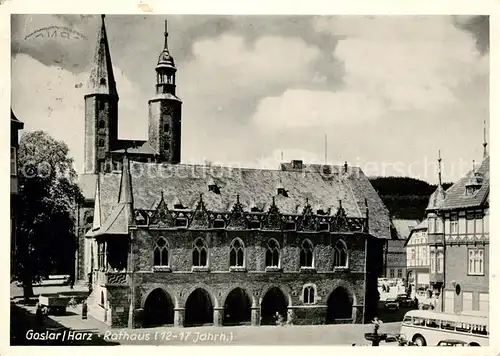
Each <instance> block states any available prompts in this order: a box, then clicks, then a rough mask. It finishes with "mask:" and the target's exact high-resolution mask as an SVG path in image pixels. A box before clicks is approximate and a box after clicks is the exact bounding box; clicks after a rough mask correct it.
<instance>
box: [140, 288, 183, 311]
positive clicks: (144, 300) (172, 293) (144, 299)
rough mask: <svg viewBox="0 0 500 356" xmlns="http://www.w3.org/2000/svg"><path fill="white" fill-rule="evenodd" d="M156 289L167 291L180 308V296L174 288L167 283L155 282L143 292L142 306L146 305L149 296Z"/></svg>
mask: <svg viewBox="0 0 500 356" xmlns="http://www.w3.org/2000/svg"><path fill="white" fill-rule="evenodd" d="M155 289H163V290H164V291H165V293H167V294H168V295H169V296H170V298H172V302H173V303H174V307H175V308H178V307H179V298H178V297H177V294H176V293H175V292H174V290H173V289H172V288H170V287H169V286H167V285H165V284H161V283H153V284H151V285H150V286H149V288H148V289H147V290H146V291H145V292H143V293H141V308H142V309H144V305H145V304H146V299H147V298H148V296H149V295H150V294H151V292H153V291H154V290H155Z"/></svg>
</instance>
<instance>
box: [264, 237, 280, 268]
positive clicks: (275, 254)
mask: <svg viewBox="0 0 500 356" xmlns="http://www.w3.org/2000/svg"><path fill="white" fill-rule="evenodd" d="M279 263H280V245H279V244H278V241H276V240H275V239H270V240H269V242H268V243H267V251H266V267H279Z"/></svg>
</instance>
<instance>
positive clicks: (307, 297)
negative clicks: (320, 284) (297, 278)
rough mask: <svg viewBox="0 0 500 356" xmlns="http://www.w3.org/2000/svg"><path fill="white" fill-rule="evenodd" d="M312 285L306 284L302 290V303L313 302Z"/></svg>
mask: <svg viewBox="0 0 500 356" xmlns="http://www.w3.org/2000/svg"><path fill="white" fill-rule="evenodd" d="M314 298H315V293H314V286H312V285H306V286H304V290H303V292H302V300H303V302H304V304H314V302H315V299H314Z"/></svg>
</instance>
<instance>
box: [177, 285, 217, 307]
mask: <svg viewBox="0 0 500 356" xmlns="http://www.w3.org/2000/svg"><path fill="white" fill-rule="evenodd" d="M196 289H204V290H205V291H206V292H207V293H208V296H209V297H210V301H211V302H212V305H213V307H214V308H219V306H220V305H221V303H219V299H218V298H217V296H216V294H215V291H214V290H213V288H211V287H210V286H209V285H208V284H205V283H197V284H195V285H193V286H191V287H189V288H188V289H185V290H183V291H182V295H181V298H179V305H180V306H182V307H185V306H186V301H187V299H188V298H189V296H190V295H191V293H193V292H194V291H195V290H196Z"/></svg>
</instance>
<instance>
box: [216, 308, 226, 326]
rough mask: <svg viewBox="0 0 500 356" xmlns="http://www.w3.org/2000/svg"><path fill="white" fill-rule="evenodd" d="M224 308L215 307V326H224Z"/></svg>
mask: <svg viewBox="0 0 500 356" xmlns="http://www.w3.org/2000/svg"><path fill="white" fill-rule="evenodd" d="M223 314H224V308H220V307H219V308H214V326H222V315H223Z"/></svg>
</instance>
